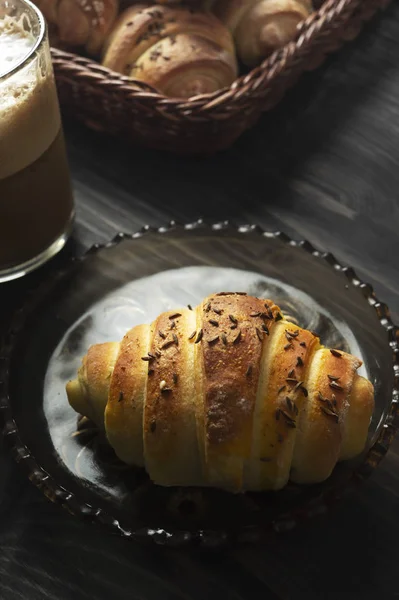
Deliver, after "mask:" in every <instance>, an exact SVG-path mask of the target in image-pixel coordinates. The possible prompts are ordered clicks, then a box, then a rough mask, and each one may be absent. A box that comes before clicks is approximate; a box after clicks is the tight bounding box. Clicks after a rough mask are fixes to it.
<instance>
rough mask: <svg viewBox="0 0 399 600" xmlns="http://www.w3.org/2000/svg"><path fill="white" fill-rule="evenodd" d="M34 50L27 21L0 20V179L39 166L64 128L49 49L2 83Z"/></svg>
mask: <svg viewBox="0 0 399 600" xmlns="http://www.w3.org/2000/svg"><path fill="white" fill-rule="evenodd" d="M34 44H35V39H34V37H33V35H32V34H31V33H30V32H29V31H26V28H24V27H23V19H22V22H19V21H18V22H17V21H15V20H12V19H11V18H10V17H6V18H4V19H3V20H0V179H4V178H5V177H9V176H10V175H13V174H14V173H17V172H18V171H20V170H22V169H23V168H25V167H26V166H28V165H29V164H31V163H32V162H34V161H35V160H37V159H38V158H39V157H40V156H41V155H42V154H43V153H44V152H45V151H46V150H47V149H48V148H49V146H50V145H51V143H52V142H53V140H54V138H55V137H56V135H57V133H58V131H59V128H60V115H59V108H58V99H57V95H56V91H55V85H54V81H53V72H52V68H51V62H50V56H49V51H48V47H47V48H46V47H45V46H43V45H42V47H41V49H40V53H39V51H38V53H37V55H36V56H35V58H34V59H33V60H31V61H29V63H28V64H26V65H25V66H24V67H23V68H21V69H19V70H18V71H17V72H16V73H14V74H12V75H11V76H10V77H4V75H5V74H6V73H9V72H10V71H11V70H12V69H13V68H14V67H15V66H16V65H17V64H18V63H19V62H20V61H21V60H23V59H24V58H26V57H27V56H29V53H30V52H31V50H32V48H33V46H34ZM2 76H3V80H2ZM1 200H2V198H0V202H1Z"/></svg>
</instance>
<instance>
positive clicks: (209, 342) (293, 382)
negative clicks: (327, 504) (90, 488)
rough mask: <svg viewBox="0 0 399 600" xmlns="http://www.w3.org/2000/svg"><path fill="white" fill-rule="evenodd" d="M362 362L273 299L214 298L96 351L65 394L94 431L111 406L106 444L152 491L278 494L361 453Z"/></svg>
mask: <svg viewBox="0 0 399 600" xmlns="http://www.w3.org/2000/svg"><path fill="white" fill-rule="evenodd" d="M115 361H116V364H115ZM360 364H361V361H360V360H359V359H357V358H355V357H353V356H351V355H350V354H346V353H344V352H340V351H336V350H329V349H327V348H324V347H320V343H319V339H318V338H317V337H315V336H314V335H313V334H312V333H311V332H309V331H307V330H303V329H301V328H299V327H297V326H296V325H294V324H292V323H290V322H288V321H285V320H284V319H283V317H282V316H281V314H280V312H279V309H278V307H277V306H276V305H274V304H273V303H272V302H271V301H269V300H261V299H258V298H252V297H250V296H247V295H245V294H232V293H222V294H214V295H212V296H210V297H209V298H206V299H205V300H204V302H203V303H202V304H201V305H199V306H198V307H197V308H196V309H194V310H187V309H181V310H177V311H169V312H166V313H162V314H161V315H160V316H159V317H158V318H157V319H156V321H154V323H153V324H152V325H151V326H149V325H143V326H139V327H135V328H133V329H132V330H130V331H129V332H128V333H127V334H126V336H125V337H124V339H123V340H122V342H121V344H118V343H107V344H99V345H96V346H92V347H91V348H90V349H89V351H88V353H87V355H86V356H85V357H84V358H83V361H82V366H81V368H80V369H79V372H78V377H77V379H76V380H74V381H72V382H69V383H68V384H67V393H68V399H69V402H70V404H71V406H73V408H75V410H77V411H78V412H81V413H82V414H85V415H86V416H88V417H90V418H91V419H93V420H94V421H95V422H97V423H98V424H99V426H100V427H101V426H102V425H103V415H104V407H105V404H106V403H107V399H108V404H107V408H106V417H105V419H106V433H107V436H108V439H109V441H110V443H111V445H112V446H113V447H114V449H115V451H116V453H117V454H118V456H120V458H121V459H122V460H124V461H125V462H128V463H129V464H136V465H143V464H144V466H145V468H146V469H147V471H148V473H149V476H150V478H151V479H152V480H153V481H154V482H155V483H157V484H160V485H212V486H216V487H219V488H222V489H227V490H231V491H243V490H265V489H280V488H281V487H283V486H284V485H285V484H286V482H287V480H288V477H289V475H290V477H291V479H292V480H293V481H295V482H297V483H313V482H320V481H323V480H324V479H326V478H327V477H328V476H329V475H330V473H331V471H332V469H333V468H334V466H335V465H336V463H337V461H338V460H343V459H347V458H352V457H354V456H356V455H358V454H359V453H360V452H361V451H362V450H363V448H364V445H365V442H366V438H367V430H368V426H369V423H370V418H371V414H372V411H373V406H374V391H373V386H372V384H371V383H370V382H369V381H367V380H366V379H364V378H363V377H360V376H359V375H357V373H356V370H357V369H358V367H359V366H360ZM114 365H115V366H114ZM108 396H109V397H108Z"/></svg>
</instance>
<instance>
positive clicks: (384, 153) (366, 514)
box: [0, 4, 399, 600]
mask: <svg viewBox="0 0 399 600" xmlns="http://www.w3.org/2000/svg"><path fill="white" fill-rule="evenodd" d="M398 40H399V5H397V4H396V5H393V6H392V7H391V8H390V9H389V10H388V11H387V12H386V13H385V14H384V15H383V16H382V17H380V18H378V19H376V20H375V21H374V22H373V23H372V24H370V26H368V28H367V29H366V30H365V32H364V33H363V34H362V35H361V36H360V38H359V39H358V40H357V41H356V42H355V43H352V44H351V45H349V46H347V47H346V48H345V49H344V50H343V51H342V52H340V53H339V54H337V55H335V56H334V57H332V58H330V59H329V60H328V62H327V64H326V65H325V66H324V67H323V68H322V69H321V70H319V71H317V72H314V73H311V74H308V75H306V76H305V77H303V78H302V79H301V82H300V84H299V85H298V86H297V87H296V88H295V89H294V90H293V91H292V92H291V93H290V94H289V96H288V97H287V98H286V99H285V100H284V101H283V103H282V104H281V105H280V106H279V107H278V108H277V109H276V110H274V111H273V112H272V113H270V114H267V115H265V117H264V118H263V119H262V120H261V122H260V123H259V125H258V126H257V127H256V128H255V129H254V130H252V131H251V132H248V133H247V134H245V135H244V136H243V137H242V138H241V139H240V140H239V142H238V143H237V144H236V145H235V146H234V147H233V148H232V149H231V150H229V151H226V152H224V153H222V154H219V155H217V156H214V157H212V158H209V159H206V158H202V159H183V158H176V157H175V156H172V155H171V156H168V155H164V154H160V153H157V152H149V151H144V150H142V149H140V148H135V147H132V146H128V145H126V144H120V143H118V142H116V141H115V140H113V139H110V138H106V137H103V136H101V135H99V134H95V133H92V132H89V131H87V130H84V129H82V127H81V126H80V125H77V124H76V123H74V122H67V123H66V124H65V125H66V137H67V142H68V149H69V155H70V163H71V167H72V173H73V178H74V187H75V195H76V201H77V209H78V218H77V224H76V228H75V233H74V238H73V240H72V241H71V243H70V244H69V246H68V248H67V250H66V254H67V253H72V254H74V253H80V252H82V251H83V249H84V248H86V247H87V246H89V245H90V244H92V243H94V242H102V241H105V240H107V239H108V238H109V237H110V236H112V235H113V234H114V233H115V232H117V231H119V230H126V231H132V230H135V229H138V228H139V227H141V226H142V225H143V224H150V225H161V224H164V223H165V221H168V220H170V219H175V220H179V221H190V220H194V219H197V218H198V217H204V218H206V219H208V220H212V221H214V220H222V219H226V218H229V219H231V220H232V222H233V223H236V224H242V223H246V222H257V223H259V224H260V225H262V226H263V227H265V228H267V229H282V230H286V231H287V232H288V233H290V234H291V235H293V236H294V237H296V238H302V237H304V238H308V239H309V240H310V241H312V242H313V243H314V244H316V245H319V246H321V247H322V248H325V249H327V250H329V251H331V252H333V253H334V254H335V255H336V256H337V258H338V259H340V260H341V261H343V262H345V263H348V264H351V265H352V266H354V267H355V268H356V269H357V270H358V271H359V275H360V276H361V277H362V278H364V279H366V280H368V281H370V282H371V283H372V284H373V285H374V286H375V289H376V291H377V293H378V295H379V296H380V297H381V298H382V299H384V300H385V301H386V302H387V303H388V304H389V305H390V306H391V309H392V312H393V316H394V318H395V319H396V321H397V322H398V321H399V269H398V256H399V236H398V229H399V203H398V200H397V195H398V189H399V169H398V165H399V65H398V60H397V56H398V52H399V41H398ZM62 260H63V257H62V256H61V257H59V258H58V259H56V261H54V262H53V263H52V265H49V266H47V267H46V268H44V269H42V270H41V271H40V272H38V273H36V274H34V275H32V276H29V277H28V278H27V279H26V280H24V281H17V282H14V283H11V284H7V285H3V286H2V287H1V293H0V306H1V316H0V328H1V326H4V325H5V323H6V322H7V321H8V315H9V313H10V312H11V311H12V310H13V308H14V307H15V305H17V304H18V302H19V299H20V298H21V297H23V296H24V294H25V293H26V290H27V289H28V287H30V286H32V285H35V284H36V283H37V282H38V281H39V280H40V279H42V278H44V277H46V276H47V275H48V274H49V273H51V270H52V269H54V268H57V265H58V264H60V263H62ZM398 467H399V442H396V443H395V444H394V446H393V447H392V449H391V451H390V452H389V454H388V456H387V457H386V459H385V460H384V461H383V463H382V465H381V466H380V467H379V469H378V470H377V472H376V473H375V474H374V476H373V477H372V479H371V480H370V481H368V482H367V483H366V484H365V485H364V486H363V488H362V490H361V492H359V493H356V494H353V495H352V496H350V497H348V498H347V499H346V500H345V501H344V502H342V503H341V504H339V506H337V507H336V508H335V510H334V511H333V512H332V513H331V514H330V515H329V516H328V517H318V518H316V519H315V520H314V521H313V522H312V523H308V524H307V525H306V526H304V527H303V528H301V529H298V530H296V531H294V532H291V533H289V534H284V535H281V536H276V537H271V538H270V540H268V542H267V543H265V544H263V546H262V547H253V548H236V549H232V550H231V551H230V552H229V553H228V554H226V555H223V556H218V555H216V556H213V555H211V556H205V555H201V556H198V555H188V554H182V555H177V554H174V553H172V552H167V553H165V552H163V551H162V550H159V549H153V548H151V549H147V548H140V547H137V546H135V545H133V544H129V543H128V542H127V541H124V540H121V539H118V538H113V537H109V536H107V535H104V533H103V532H102V531H100V530H98V529H96V528H95V527H91V526H89V525H85V524H83V523H81V522H79V521H77V520H75V519H73V518H72V517H69V516H68V515H67V514H66V513H65V512H64V511H62V510H61V509H60V508H58V507H56V506H53V505H52V504H50V503H49V502H48V501H46V500H45V499H44V498H43V497H42V495H41V494H40V492H39V491H37V490H36V489H34V488H33V486H32V485H31V484H29V483H28V482H27V480H25V477H24V475H23V473H22V472H21V471H20V470H19V469H18V468H17V467H15V465H14V464H13V462H12V460H11V458H10V456H9V455H8V453H7V452H6V451H5V450H4V449H3V447H2V446H0V598H1V600H14V599H24V600H25V599H27V600H39V599H40V600H43V599H51V600H53V599H54V600H72V599H74V600H85V599H88V598H96V599H98V600H102V599H104V600H105V599H106V598H109V597H111V598H118V600H119V599H121V600H124V599H128V598H129V599H134V598H137V599H139V598H140V599H141V600H143V599H144V600H151V599H155V598H157V599H158V598H165V599H168V600H172V599H173V600H175V599H190V600H191V599H193V600H197V599H198V600H203V598H205V596H206V595H209V597H210V598H211V599H212V598H215V599H216V598H218V599H219V598H223V599H228V600H230V599H231V600H238V599H244V598H245V599H251V600H254V599H257V598H262V600H268V599H281V600H295V599H297V598H298V599H300V598H304V597H306V598H308V600H319V599H320V598H323V599H326V600H335V599H337V598H340V599H344V600H346V599H348V600H349V599H352V598H355V597H356V598H362V600H368V599H375V598H378V599H383V600H390V599H391V598H392V599H394V598H397V595H398V589H399V571H398V568H397V564H398V559H399V550H398V544H397V541H396V539H397V537H398V534H399V525H398V522H399V521H398V516H397V515H398V511H397V508H398V501H399V468H398Z"/></svg>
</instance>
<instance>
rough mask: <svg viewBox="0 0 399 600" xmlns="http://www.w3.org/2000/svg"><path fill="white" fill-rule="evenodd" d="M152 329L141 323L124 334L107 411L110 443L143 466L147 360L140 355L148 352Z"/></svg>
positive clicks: (124, 457)
mask: <svg viewBox="0 0 399 600" xmlns="http://www.w3.org/2000/svg"><path fill="white" fill-rule="evenodd" d="M150 333H151V329H150V326H149V325H139V326H138V327H133V329H130V330H129V331H128V332H127V333H126V335H125V336H124V337H123V339H122V342H121V344H120V348H119V354H118V357H117V360H116V364H115V368H114V371H113V375H112V379H111V385H110V390H109V398H108V404H107V408H106V411H105V427H106V433H107V438H108V441H109V443H110V444H111V446H112V447H113V448H114V450H115V453H116V454H117V456H118V457H119V458H120V459H121V460H123V461H124V462H125V463H127V464H130V465H137V466H144V458H143V410H144V401H145V396H146V383H147V372H148V363H147V362H144V361H142V360H141V357H142V356H144V355H145V354H147V352H148V347H149V338H150Z"/></svg>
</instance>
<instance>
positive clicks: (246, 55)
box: [209, 0, 312, 67]
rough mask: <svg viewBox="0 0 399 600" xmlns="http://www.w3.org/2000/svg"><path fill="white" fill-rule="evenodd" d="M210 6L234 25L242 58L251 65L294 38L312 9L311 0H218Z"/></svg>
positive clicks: (225, 21)
mask: <svg viewBox="0 0 399 600" xmlns="http://www.w3.org/2000/svg"><path fill="white" fill-rule="evenodd" d="M209 6H212V10H213V12H214V13H215V15H216V16H217V17H218V18H219V19H220V20H221V21H222V22H223V23H224V24H225V25H226V26H227V27H228V28H229V29H230V31H231V32H232V34H233V37H234V41H235V43H236V48H237V54H238V56H239V58H240V60H241V61H242V62H243V63H244V64H245V65H247V66H250V67H251V66H254V65H257V64H259V63H260V62H261V61H262V60H263V59H264V58H266V57H267V56H269V55H270V54H272V53H273V52H274V51H275V50H278V49H279V48H282V47H283V46H285V45H286V44H287V43H288V42H290V41H291V40H292V39H294V37H295V34H296V31H297V26H298V24H299V23H300V22H301V21H303V20H304V19H306V18H307V17H308V16H309V15H310V13H311V12H312V3H311V0H215V1H214V2H213V3H212V2H211V4H210V5H209Z"/></svg>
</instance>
